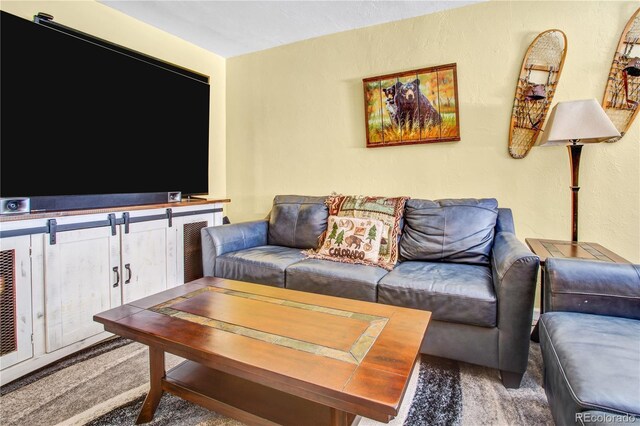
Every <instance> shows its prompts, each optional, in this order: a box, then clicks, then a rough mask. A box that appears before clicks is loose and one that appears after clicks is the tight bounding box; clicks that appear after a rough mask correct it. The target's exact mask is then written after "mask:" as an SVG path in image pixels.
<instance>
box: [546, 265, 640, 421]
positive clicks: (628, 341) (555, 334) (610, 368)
mask: <svg viewBox="0 0 640 426" xmlns="http://www.w3.org/2000/svg"><path fill="white" fill-rule="evenodd" d="M545 309H546V311H545V313H544V314H542V316H541V317H540V328H539V331H540V348H541V349H542V356H543V361H544V387H545V392H546V394H547V400H548V401H549V406H550V408H551V413H552V414H553V418H554V421H555V423H556V424H557V425H623V424H640V265H633V264H615V263H606V262H601V261H587V260H577V259H556V258H553V259H552V258H549V259H547V261H546V264H545Z"/></svg>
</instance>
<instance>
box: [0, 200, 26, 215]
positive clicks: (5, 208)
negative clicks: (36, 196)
mask: <svg viewBox="0 0 640 426" xmlns="http://www.w3.org/2000/svg"><path fill="white" fill-rule="evenodd" d="M30 204H31V203H30V200H29V198H0V214H16V213H29V212H30V211H31V207H30Z"/></svg>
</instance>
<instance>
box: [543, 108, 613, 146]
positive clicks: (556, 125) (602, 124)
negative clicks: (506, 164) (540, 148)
mask: <svg viewBox="0 0 640 426" xmlns="http://www.w3.org/2000/svg"><path fill="white" fill-rule="evenodd" d="M616 136H620V132H618V130H617V129H616V127H615V126H614V125H613V123H612V122H611V120H610V119H609V117H608V116H607V114H606V113H605V112H604V110H603V109H602V107H601V106H600V104H599V103H598V101H596V100H595V99H584V100H579V101H568V102H558V103H557V104H556V106H554V107H553V110H551V115H550V116H549V121H548V123H547V126H546V127H545V129H544V131H543V133H542V138H540V141H539V142H538V145H547V146H553V145H567V144H568V143H571V142H574V141H575V142H580V143H597V142H603V141H605V140H608V139H610V138H613V137H616Z"/></svg>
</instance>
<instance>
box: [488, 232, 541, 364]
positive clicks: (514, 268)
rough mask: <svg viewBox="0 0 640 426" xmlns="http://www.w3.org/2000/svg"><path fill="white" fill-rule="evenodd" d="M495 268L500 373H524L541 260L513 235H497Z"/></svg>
mask: <svg viewBox="0 0 640 426" xmlns="http://www.w3.org/2000/svg"><path fill="white" fill-rule="evenodd" d="M491 262H492V264H491V266H492V274H493V285H494V289H495V292H496V297H497V298H498V330H499V337H498V339H499V343H498V351H499V364H500V370H503V371H510V372H516V373H524V371H525V370H526V369H527V359H528V356H529V339H530V336H531V322H532V318H533V301H534V297H535V291H536V280H537V279H538V268H539V266H540V258H539V257H538V256H536V255H535V254H533V252H532V251H531V250H529V248H527V246H526V245H524V244H523V243H522V242H520V240H518V239H517V238H516V236H515V234H513V233H511V232H498V233H497V234H496V237H495V240H494V243H493V249H492V256H491Z"/></svg>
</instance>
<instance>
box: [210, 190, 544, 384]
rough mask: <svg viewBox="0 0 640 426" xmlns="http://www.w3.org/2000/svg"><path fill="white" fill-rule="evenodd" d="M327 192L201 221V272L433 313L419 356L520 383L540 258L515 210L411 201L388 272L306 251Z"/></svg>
mask: <svg viewBox="0 0 640 426" xmlns="http://www.w3.org/2000/svg"><path fill="white" fill-rule="evenodd" d="M325 198H326V197H307V196H296V195H279V196H276V197H275V198H274V202H273V207H272V209H271V212H270V213H269V215H268V216H267V218H266V219H263V220H257V221H251V222H244V223H237V224H229V225H220V226H213V227H207V228H203V229H202V231H201V232H202V256H203V268H204V275H205V276H215V277H222V278H228V279H233V280H240V281H248V282H253V283H259V284H266V285H272V286H278V287H285V288H289V289H294V290H300V291H306V292H315V293H321V294H326V295H331V296H338V297H346V298H351V299H358V300H364V301H369V302H377V303H385V304H392V305H397V306H405V307H409V308H415V309H424V310H428V311H431V312H432V320H431V322H430V324H429V327H428V330H427V333H426V338H425V339H424V340H423V345H422V348H421V352H422V353H425V354H429V355H434V356H440V357H445V358H450V359H455V360H459V361H464V362H469V363H474V364H479V365H483V366H487V367H490V368H495V369H498V370H500V373H501V378H502V382H503V384H504V385H505V386H506V387H508V388H517V387H519V386H520V381H521V379H522V376H523V374H524V372H525V370H526V368H527V359H528V355H529V338H530V333H531V321H532V315H533V302H534V293H535V286H536V279H537V274H538V267H539V258H538V257H537V256H536V255H534V254H533V253H532V252H531V251H530V250H529V249H528V248H527V247H526V246H525V245H524V244H523V243H522V242H520V241H519V240H518V239H517V238H516V235H515V231H514V223H513V217H512V212H511V210H510V209H508V208H498V207H497V201H496V200H495V199H480V200H475V199H458V200H436V201H431V200H416V199H409V200H408V201H407V203H406V205H405V210H404V216H403V218H402V221H401V222H403V229H404V230H403V232H402V233H401V235H400V237H399V238H400V241H399V253H400V256H401V258H400V261H399V262H398V263H397V264H396V265H395V267H394V268H393V270H391V271H388V270H386V269H383V268H380V267H376V266H368V265H361V264H350V263H341V262H335V261H331V260H324V259H313V258H307V256H306V255H305V254H304V253H303V250H304V249H309V248H315V247H316V246H317V245H318V237H319V236H320V234H321V233H322V232H323V231H324V230H325V229H326V227H327V219H328V210H327V207H326V206H325V204H324V200H325ZM445 219H446V220H445ZM445 223H446V225H445ZM434 224H435V225H436V226H434ZM409 230H411V232H409ZM478 230H480V231H482V232H479V231H478ZM410 236H411V237H412V238H410ZM421 236H422V237H425V236H426V237H427V239H426V240H425V239H422V240H421ZM432 237H433V238H432ZM421 241H424V242H422V243H421ZM464 241H466V242H467V246H469V247H467V249H464V250H463V249H461V247H462V246H461V245H460V244H461V242H464ZM425 249H426V250H425ZM429 250H432V251H433V253H424V252H425V251H427V252H428V251H429ZM417 252H422V253H418V254H416V253H417ZM481 252H484V255H481ZM419 254H422V255H423V257H424V258H425V259H428V260H415V259H416V258H420V256H419ZM403 256H407V257H409V258H411V259H413V260H407V259H406V258H403Z"/></svg>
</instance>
